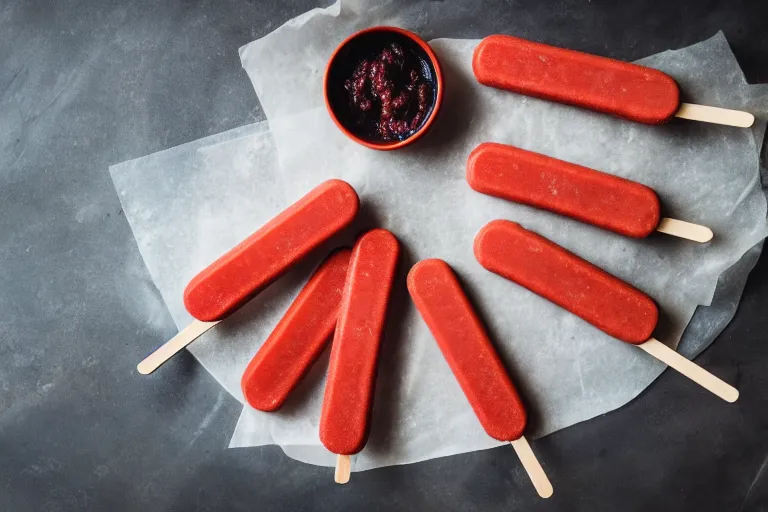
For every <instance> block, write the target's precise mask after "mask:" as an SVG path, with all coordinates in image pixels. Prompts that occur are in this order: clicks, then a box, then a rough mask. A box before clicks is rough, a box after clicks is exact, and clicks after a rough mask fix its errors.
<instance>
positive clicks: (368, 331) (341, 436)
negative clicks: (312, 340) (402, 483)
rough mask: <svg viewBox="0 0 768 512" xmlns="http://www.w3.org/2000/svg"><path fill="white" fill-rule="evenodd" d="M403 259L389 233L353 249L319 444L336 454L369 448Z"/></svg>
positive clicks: (372, 235)
mask: <svg viewBox="0 0 768 512" xmlns="http://www.w3.org/2000/svg"><path fill="white" fill-rule="evenodd" d="M399 257H400V244H399V243H398V241H397V239H396V238H395V236H394V235H393V234H392V233H390V232H389V231H386V230H384V229H374V230H372V231H369V232H367V233H365V234H364V235H363V236H361V237H360V238H359V239H358V241H357V243H356V244H355V247H354V249H353V250H352V258H351V259H350V262H349V272H348V273H347V281H346V284H345V286H344V295H343V298H342V302H341V309H340V311H339V321H338V323H337V325H336V333H335V334H334V337H333V345H332V348H331V361H330V364H329V366H328V381H327V383H326V385H325V397H324V399H323V410H322V413H321V415H320V441H322V443H323V444H324V445H325V447H326V448H328V450H329V451H331V452H333V453H337V454H340V455H352V454H353V453H357V452H359V451H360V450H362V449H363V447H364V446H365V442H366V440H367V437H368V429H369V421H370V415H371V409H372V407H373V391H374V386H375V383H376V365H377V363H378V358H379V345H380V344H381V336H382V333H383V331H384V320H385V317H386V314H387V304H388V302H389V295H390V292H391V291H392V283H393V281H394V279H395V270H396V268H397V260H398V259H399Z"/></svg>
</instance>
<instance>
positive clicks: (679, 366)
mask: <svg viewBox="0 0 768 512" xmlns="http://www.w3.org/2000/svg"><path fill="white" fill-rule="evenodd" d="M638 347H640V348H641V349H643V350H645V351H646V352H648V353H649V354H651V355H652V356H653V357H655V358H656V359H658V360H659V361H661V362H663V363H665V364H666V365H667V366H670V367H671V368H674V369H675V370H677V371H678V372H680V373H681V374H683V375H685V376H686V377H688V378H689V379H691V380H692V381H694V382H695V383H696V384H698V385H700V386H701V387H703V388H704V389H706V390H707V391H710V392H711V393H713V394H715V395H717V396H719V397H720V398H722V399H723V400H725V401H726V402H728V403H733V402H735V401H736V400H738V398H739V390H738V389H736V388H734V387H733V386H731V385H730V384H728V383H726V382H724V381H723V380H721V379H719V378H718V377H715V376H714V375H712V374H711V373H709V372H708V371H707V370H705V369H704V368H702V367H701V366H699V365H697V364H696V363H694V362H693V361H689V360H688V359H686V358H685V357H683V356H682V355H680V354H679V353H677V352H676V351H675V350H673V349H671V348H669V347H668V346H666V345H665V344H663V343H662V342H660V341H659V340H657V339H655V338H651V339H649V340H648V341H646V342H645V343H642V344H640V345H638Z"/></svg>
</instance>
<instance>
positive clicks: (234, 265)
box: [184, 180, 359, 322]
mask: <svg viewBox="0 0 768 512" xmlns="http://www.w3.org/2000/svg"><path fill="white" fill-rule="evenodd" d="M358 208H359V199H358V197H357V193H355V190H354V189H353V188H352V187H351V186H350V185H349V184H348V183H346V182H344V181H341V180H328V181H326V182H324V183H322V184H320V185H319V186H318V187H316V188H315V189H313V190H312V191H311V192H309V193H308V194H307V195H305V196H304V197H302V198H301V199H299V200H298V201H297V202H296V203H294V204H293V205H291V206H289V207H288V208H287V209H286V210H284V211H283V212H282V213H280V214H279V215H278V216H277V217H275V218H274V219H272V220H271V221H269V222H268V223H267V224H265V225H264V227H262V228H261V229H259V230H258V231H256V232H255V233H254V234H252V235H251V236H249V237H248V238H246V239H245V240H244V241H243V242H241V243H240V244H239V245H237V246H236V247H234V248H233V249H232V250H230V251H229V252H227V253H226V254H224V255H223V256H222V257H220V258H219V259H217V260H216V261H214V262H213V263H212V264H211V265H210V266H208V267H207V268H206V269H205V270H203V271H202V272H200V273H199V274H198V275H196V276H195V277H194V278H193V279H192V281H190V283H189V284H188V285H187V288H186V289H185V290H184V305H185V306H186V307H187V311H189V314H191V315H192V316H193V317H195V318H197V319H198V320H201V321H203V322H211V321H214V320H221V319H222V318H223V317H225V316H227V315H229V314H230V313H232V312H233V311H234V310H236V309H237V308H238V307H240V306H241V305H243V303H245V302H247V301H248V300H249V299H250V298H251V297H253V295H254V294H256V293H258V292H259V291H260V290H262V289H263V288H264V287H266V286H267V285H269V284H270V283H271V282H272V281H273V280H275V279H276V278H277V277H279V276H280V275H281V274H282V273H283V272H285V271H286V270H288V269H289V268H290V267H291V266H292V265H294V264H295V263H296V262H298V261H299V260H301V259H302V258H303V257H305V256H306V255H307V254H308V253H309V252H311V251H312V250H313V249H315V248H317V247H318V246H319V245H320V244H321V243H323V242H325V241H326V240H328V239H329V238H330V237H332V236H333V235H335V234H336V233H338V232H339V231H341V230H342V229H343V228H345V227H347V226H348V225H349V224H350V223H351V222H352V220H353V219H354V218H355V215H357V211H358Z"/></svg>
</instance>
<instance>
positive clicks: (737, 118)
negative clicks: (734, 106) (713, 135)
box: [675, 103, 755, 128]
mask: <svg viewBox="0 0 768 512" xmlns="http://www.w3.org/2000/svg"><path fill="white" fill-rule="evenodd" d="M675 117H679V118H681V119H691V120H693V121H703V122H705V123H714V124H725V125H728V126H738V127H739V128H749V127H750V126H752V125H753V124H754V122H755V116H753V115H752V114H750V113H749V112H742V111H741V110H730V109H727V108H719V107H708V106H706V105H695V104H693V103H683V104H681V105H680V109H679V110H678V111H677V113H676V114H675Z"/></svg>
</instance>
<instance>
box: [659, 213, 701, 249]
mask: <svg viewBox="0 0 768 512" xmlns="http://www.w3.org/2000/svg"><path fill="white" fill-rule="evenodd" d="M656 231H658V232H660V233H666V234H668V235H672V236H676V237H679V238H685V239H686V240H691V241H693V242H699V243H701V244H705V243H707V242H709V241H711V240H712V238H714V236H715V234H714V233H713V232H712V230H711V229H709V228H708V227H707V226H702V225H700V224H693V223H691V222H685V221H682V220H678V219H670V218H668V217H664V218H663V219H661V222H659V225H658V226H657V227H656Z"/></svg>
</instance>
